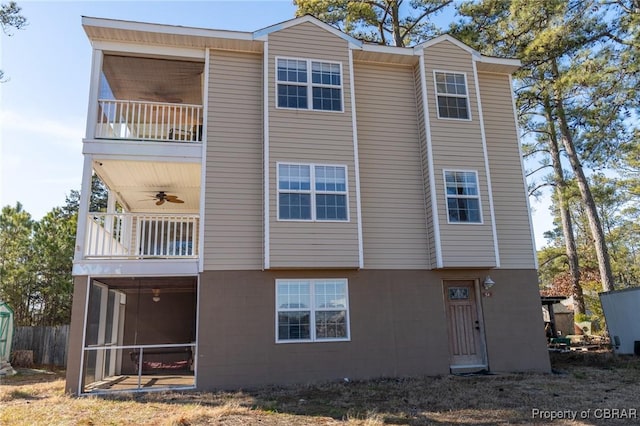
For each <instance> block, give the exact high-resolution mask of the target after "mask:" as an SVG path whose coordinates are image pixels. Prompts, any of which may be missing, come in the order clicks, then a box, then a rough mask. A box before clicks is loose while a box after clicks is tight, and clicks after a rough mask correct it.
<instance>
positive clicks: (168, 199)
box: [167, 198, 184, 204]
mask: <svg viewBox="0 0 640 426" xmlns="http://www.w3.org/2000/svg"><path fill="white" fill-rule="evenodd" d="M167 201H168V202H170V203H178V204H182V203H184V201H182V200H179V199H178V198H167Z"/></svg>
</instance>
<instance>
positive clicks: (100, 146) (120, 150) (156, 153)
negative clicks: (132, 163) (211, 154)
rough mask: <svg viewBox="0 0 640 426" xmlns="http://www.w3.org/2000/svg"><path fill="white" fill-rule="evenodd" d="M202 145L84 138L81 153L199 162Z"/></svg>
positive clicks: (100, 156)
mask: <svg viewBox="0 0 640 426" xmlns="http://www.w3.org/2000/svg"><path fill="white" fill-rule="evenodd" d="M202 146H203V144H199V143H176V142H161V143H153V142H151V143H150V142H139V141H129V140H121V141H120V140H112V139H111V140H100V139H84V140H83V144H82V153H83V154H85V155H96V156H99V158H107V157H110V158H112V159H121V160H136V158H135V157H144V159H145V160H149V161H151V160H150V159H158V160H159V161H167V160H171V161H177V160H178V159H179V161H182V162H185V163H200V162H201V161H202Z"/></svg>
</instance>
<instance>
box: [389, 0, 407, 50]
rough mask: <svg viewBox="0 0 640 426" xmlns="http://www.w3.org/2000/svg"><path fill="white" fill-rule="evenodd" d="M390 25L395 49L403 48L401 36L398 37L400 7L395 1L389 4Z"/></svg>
mask: <svg viewBox="0 0 640 426" xmlns="http://www.w3.org/2000/svg"><path fill="white" fill-rule="evenodd" d="M391 25H392V26H393V43H394V45H395V46H397V47H403V46H404V43H403V41H402V36H401V35H400V6H398V2H397V1H392V2H391Z"/></svg>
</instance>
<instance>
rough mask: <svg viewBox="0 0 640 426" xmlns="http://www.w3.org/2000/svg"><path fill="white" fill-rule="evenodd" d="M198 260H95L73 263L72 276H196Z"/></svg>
mask: <svg viewBox="0 0 640 426" xmlns="http://www.w3.org/2000/svg"><path fill="white" fill-rule="evenodd" d="M198 263H199V262H198V259H180V260H170V259H157V260H154V259H145V260H139V261H136V260H119V259H96V260H80V261H74V263H73V269H72V272H71V273H72V275H73V276H83V275H90V276H100V277H122V276H142V275H144V276H150V277H151V276H153V277H158V276H162V277H164V276H184V275H194V276H195V275H198V267H199V265H198Z"/></svg>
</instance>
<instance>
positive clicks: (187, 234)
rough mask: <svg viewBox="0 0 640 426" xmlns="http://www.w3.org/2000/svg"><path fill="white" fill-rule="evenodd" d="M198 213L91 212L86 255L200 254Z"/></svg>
mask: <svg viewBox="0 0 640 426" xmlns="http://www.w3.org/2000/svg"><path fill="white" fill-rule="evenodd" d="M198 219H199V217H198V215H174V214H148V213H144V214H143V213H89V218H88V221H87V233H86V237H85V258H135V259H145V258H159V257H160V258H196V257H198V222H199V220H198Z"/></svg>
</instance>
